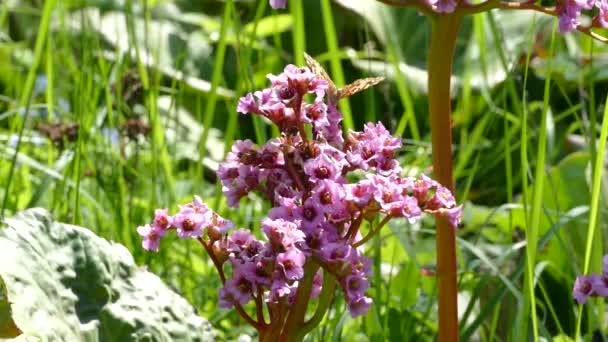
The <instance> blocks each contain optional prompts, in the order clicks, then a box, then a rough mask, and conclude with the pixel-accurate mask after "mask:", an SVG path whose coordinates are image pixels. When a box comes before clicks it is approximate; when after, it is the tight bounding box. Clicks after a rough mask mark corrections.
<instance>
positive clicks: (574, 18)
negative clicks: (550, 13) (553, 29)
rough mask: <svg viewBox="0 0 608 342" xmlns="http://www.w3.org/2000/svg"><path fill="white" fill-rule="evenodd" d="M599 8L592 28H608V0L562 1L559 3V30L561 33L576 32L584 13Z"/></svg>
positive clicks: (557, 8)
mask: <svg viewBox="0 0 608 342" xmlns="http://www.w3.org/2000/svg"><path fill="white" fill-rule="evenodd" d="M594 7H595V8H597V9H598V12H597V14H596V15H595V16H594V17H593V19H592V26H595V27H603V28H607V27H608V0H560V1H558V2H557V7H556V10H557V15H558V17H559V30H560V32H561V33H565V32H570V31H574V30H576V28H577V27H578V26H579V25H580V22H579V18H580V16H581V14H582V12H583V11H591V10H593V8H594Z"/></svg>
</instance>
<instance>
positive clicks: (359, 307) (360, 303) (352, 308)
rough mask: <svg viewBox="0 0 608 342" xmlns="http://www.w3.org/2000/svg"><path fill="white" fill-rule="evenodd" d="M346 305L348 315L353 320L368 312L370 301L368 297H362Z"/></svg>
mask: <svg viewBox="0 0 608 342" xmlns="http://www.w3.org/2000/svg"><path fill="white" fill-rule="evenodd" d="M347 305H348V311H349V312H350V315H351V316H352V317H353V318H355V317H358V316H361V315H365V314H366V313H367V311H369V307H370V306H371V305H372V300H371V299H370V298H368V297H365V296H362V297H359V298H354V299H352V300H350V301H348V302H347Z"/></svg>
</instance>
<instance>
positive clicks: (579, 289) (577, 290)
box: [572, 255, 608, 304]
mask: <svg viewBox="0 0 608 342" xmlns="http://www.w3.org/2000/svg"><path fill="white" fill-rule="evenodd" d="M602 264H603V267H602V274H601V275H599V274H597V273H591V274H590V275H580V276H578V277H576V281H575V282H574V289H572V296H573V297H574V299H576V301H577V302H578V303H579V304H585V303H586V302H587V299H588V298H589V297H608V255H605V256H604V259H603V260H602Z"/></svg>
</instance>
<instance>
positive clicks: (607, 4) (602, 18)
mask: <svg viewBox="0 0 608 342" xmlns="http://www.w3.org/2000/svg"><path fill="white" fill-rule="evenodd" d="M596 6H597V8H599V12H598V14H597V16H596V17H595V18H594V20H593V21H594V23H596V24H597V25H598V26H600V27H603V28H608V0H598V1H597V2H596Z"/></svg>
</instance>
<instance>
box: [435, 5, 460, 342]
mask: <svg viewBox="0 0 608 342" xmlns="http://www.w3.org/2000/svg"><path fill="white" fill-rule="evenodd" d="M461 20H462V17H461V15H459V14H451V15H439V16H437V17H435V18H433V19H432V29H431V42H430V48H429V56H428V67H427V70H428V87H429V89H428V101H429V115H430V119H431V133H432V135H431V141H432V146H433V174H434V176H435V179H436V180H437V181H438V182H440V183H441V184H443V186H445V187H447V188H449V189H450V190H451V191H452V192H453V190H454V183H453V182H454V181H453V179H452V169H453V161H452V120H451V97H450V80H451V76H452V59H453V56H454V49H455V45H456V37H457V35H458V29H459V27H460V22H461ZM436 231H437V232H436V234H437V235H436V241H435V244H436V249H437V285H438V305H439V341H440V342H443V341H458V303H457V295H458V287H457V279H456V276H457V264H456V233H455V230H454V228H453V227H452V226H451V225H450V223H449V222H448V220H447V217H437V226H436Z"/></svg>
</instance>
